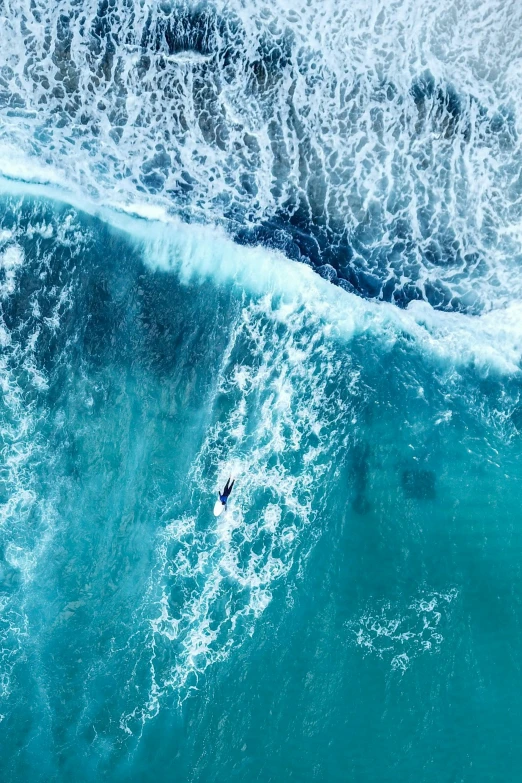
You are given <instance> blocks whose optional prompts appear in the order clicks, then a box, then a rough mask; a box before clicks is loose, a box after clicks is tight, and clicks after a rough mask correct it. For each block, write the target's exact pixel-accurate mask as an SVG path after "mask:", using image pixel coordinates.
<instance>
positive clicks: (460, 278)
mask: <svg viewBox="0 0 522 783" xmlns="http://www.w3.org/2000/svg"><path fill="white" fill-rule="evenodd" d="M0 14H1V17H2V25H1V31H0V45H1V50H2V53H3V58H2V59H3V66H2V70H1V74H0V118H1V135H0V138H1V141H2V142H3V145H4V151H3V154H2V156H1V157H2V159H3V160H4V163H3V166H2V167H0V168H3V170H4V171H7V172H8V173H9V171H11V170H13V166H14V163H13V146H14V147H16V151H17V153H16V154H17V155H19V154H20V152H21V151H23V153H24V154H25V156H26V157H25V159H24V160H25V163H24V170H25V175H26V176H36V173H35V171H34V166H35V165H37V167H38V169H39V170H40V168H41V167H42V165H43V166H44V168H45V167H51V169H52V170H53V172H54V176H60V177H61V178H62V180H63V181H64V182H66V183H67V184H68V185H69V186H71V187H73V186H77V187H78V188H80V190H81V191H82V192H83V193H89V194H90V195H91V196H92V197H94V198H97V199H100V200H102V201H106V200H107V199H110V200H112V201H121V202H124V203H128V202H131V203H132V202H135V201H136V199H142V200H143V199H145V198H146V199H148V200H153V201H154V202H155V203H161V204H163V205H164V206H166V207H167V209H169V210H171V211H173V212H175V213H176V214H179V215H181V216H183V217H184V219H187V220H190V221H198V222H211V223H214V224H216V223H219V224H222V225H224V226H225V227H226V229H227V230H228V231H229V233H230V234H231V236H233V237H235V238H236V239H237V240H238V241H240V242H243V243H249V244H250V243H259V242H261V243H265V244H267V245H269V246H271V247H275V248H278V249H281V250H282V251H283V252H284V253H285V254H286V255H287V256H289V257H291V258H294V259H297V260H300V261H304V262H305V263H308V264H311V265H313V266H314V268H316V269H317V270H318V271H319V272H320V274H322V275H323V276H325V277H326V278H327V279H329V280H331V281H332V282H335V283H338V284H339V285H340V286H343V287H345V288H346V289H348V290H350V291H354V292H356V293H358V294H360V295H362V296H364V297H369V298H377V299H384V300H386V301H391V302H395V303H397V304H399V305H401V306H404V305H407V303H408V302H409V301H411V300H412V299H425V300H427V301H428V302H429V303H430V304H432V305H433V306H434V307H436V308H439V309H445V310H458V311H464V312H470V313H476V312H480V311H482V310H484V309H490V308H492V307H498V306H501V305H503V304H505V303H506V301H509V300H510V299H512V298H513V297H518V296H519V295H520V292H521V290H522V276H521V274H520V268H521V264H520V260H521V251H522V245H521V236H520V228H519V227H520V222H521V207H520V203H521V201H520V182H519V170H520V165H521V162H522V161H521V150H520V138H519V137H520V112H521V108H522V107H521V98H520V90H519V88H518V71H517V65H516V64H517V63H518V62H519V61H520V56H521V51H520V46H521V44H520V42H519V41H518V40H517V38H516V36H513V35H512V34H511V31H512V30H515V29H518V28H519V26H520V24H521V22H522V19H521V15H522V10H521V9H520V8H519V6H518V5H517V4H516V3H515V4H514V3H505V4H503V3H502V4H499V3H485V4H482V5H481V6H480V7H476V4H474V3H472V2H463V3H460V4H459V5H458V6H457V5H453V4H450V5H443V6H441V4H440V3H435V2H430V0H423V1H422V2H421V3H419V2H413V0H412V2H404V3H402V4H401V5H397V4H391V3H388V2H375V3H371V4H368V3H366V2H353V3H346V4H341V5H338V4H335V3H333V4H330V3H322V2H316V3H315V2H311V3H308V4H306V6H305V5H303V3H288V2H264V1H263V2H256V3H255V4H254V3H246V4H245V3H243V2H238V1H237V0H234V1H233V2H227V3H215V4H208V3H177V2H172V1H171V0H165V2H159V3H158V2H147V1H146V0H144V1H143V2H130V0H101V1H100V2H92V0H87V2H82V3H77V2H73V1H72V0H67V2H63V0H58V2H47V3H46V2H41V1H40V0H39V1H38V2H30V3H29V2H27V3H24V2H20V3H8V2H5V3H3V5H2V6H1V7H0ZM14 157H16V155H15V156H14ZM20 165H22V164H20ZM15 169H16V166H15ZM57 172H59V174H57ZM44 176H45V174H44Z"/></svg>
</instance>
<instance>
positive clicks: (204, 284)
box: [0, 195, 522, 783]
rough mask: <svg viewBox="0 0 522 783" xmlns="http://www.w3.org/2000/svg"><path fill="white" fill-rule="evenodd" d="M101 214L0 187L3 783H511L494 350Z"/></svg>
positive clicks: (501, 404)
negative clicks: (226, 490) (452, 345)
mask: <svg viewBox="0 0 522 783" xmlns="http://www.w3.org/2000/svg"><path fill="white" fill-rule="evenodd" d="M114 223H115V224H118V225H119V226H120V227H119V228H118V227H114V226H111V224H110V223H109V222H107V220H104V221H102V220H101V219H99V218H96V217H92V216H89V215H87V214H82V213H81V212H79V211H78V210H77V209H75V208H73V207H70V206H66V205H63V204H60V203H59V202H52V201H49V200H46V199H43V198H41V197H38V198H36V197H34V196H29V195H28V196H25V197H22V196H8V195H4V196H3V200H2V232H3V233H2V243H3V244H2V247H1V248H0V253H1V258H2V270H3V283H2V286H3V287H2V293H1V296H2V298H1V306H2V321H1V330H2V331H1V333H2V355H1V356H2V358H1V362H2V365H1V369H2V376H1V382H2V407H1V414H0V415H1V419H0V421H1V437H2V451H1V453H2V473H1V489H2V527H1V569H2V570H1V582H0V588H1V602H2V603H1V605H2V624H1V626H0V631H1V638H2V644H1V677H2V679H1V686H2V691H1V708H0V712H1V718H2V719H1V722H0V732H1V737H2V742H1V752H0V757H1V766H2V779H3V780H6V781H7V780H8V781H71V780H74V781H86V783H87V782H88V781H98V780H108V781H129V780H131V781H163V780H178V781H185V780H186V781H231V780H233V781H263V782H264V781H282V780H297V781H312V780H318V781H347V780H356V781H388V780H389V781H399V780H400V781H419V780H422V781H426V782H427V783H429V782H430V781H437V782H439V781H474V782H475V781H490V780H491V781H492V780H494V781H511V780H516V779H518V777H519V772H520V769H521V761H522V759H521V750H520V748H521V744H520V732H521V728H520V727H521V725H522V720H521V719H522V711H521V709H520V707H519V685H520V683H521V671H520V659H519V647H520V644H521V642H522V629H521V626H520V616H521V608H522V607H521V602H522V588H521V579H520V577H521V573H520V568H521V566H520V552H521V548H522V529H521V527H520V525H519V513H518V497H519V493H520V459H519V454H520V437H521V436H520V435H519V433H518V429H519V428H521V429H522V426H521V424H520V421H521V415H520V408H519V407H518V406H519V396H520V391H521V379H520V375H519V373H518V372H516V371H514V370H513V368H511V367H510V366H507V365H506V366H505V365H504V363H503V362H504V359H505V356H506V355H507V353H508V349H507V348H506V352H503V343H499V344H498V345H497V344H495V343H494V335H493V332H492V331H490V332H487V334H488V335H489V340H490V343H489V344H485V337H484V334H483V333H481V332H480V331H478V329H479V326H477V328H476V329H475V325H474V324H475V321H473V319H471V325H470V326H469V329H468V337H467V338H466V339H467V340H468V342H467V343H466V342H465V340H464V337H462V336H461V337H460V338H459V340H460V343H459V344H460V345H461V346H464V347H463V350H462V354H461V355H459V353H458V352H457V353H455V354H454V355H453V354H452V353H451V351H450V350H447V349H446V342H445V341H446V340H447V338H448V335H447V332H446V331H445V329H446V322H445V321H443V324H444V328H442V327H439V326H437V323H434V324H433V323H430V322H429V321H428V320H426V318H425V317H424V315H423V313H422V311H421V312H420V314H419V315H418V317H417V320H415V319H414V318H413V315H409V316H408V318H409V320H408V318H406V316H404V315H400V314H398V313H397V311H396V310H395V308H394V306H393V305H376V304H366V303H364V302H363V301H362V300H359V299H356V298H355V297H353V296H352V295H349V294H347V293H345V292H344V291H342V290H339V289H336V288H334V287H333V286H331V285H330V284H329V283H327V282H325V281H322V280H321V279H320V278H319V277H316V276H315V275H314V273H312V272H310V271H309V270H306V269H303V270H302V271H301V270H300V269H299V268H298V267H296V266H295V265H294V264H293V262H284V263H283V260H282V259H280V258H277V257H275V256H274V257H271V256H270V255H269V254H267V253H266V252H265V251H262V250H260V251H255V252H254V251H252V253H254V255H252V253H251V254H250V255H249V253H250V251H248V252H247V251H245V252H244V254H243V253H242V251H241V250H240V249H237V248H234V246H233V245H232V244H231V243H228V244H227V242H225V241H224V240H218V239H215V241H214V242H212V243H210V247H208V246H205V249H204V250H201V246H202V245H203V244H204V243H205V242H206V241H207V240H206V239H205V236H204V235H200V236H199V237H197V236H196V237H193V234H192V233H191V231H192V230H189V229H187V228H183V227H181V226H178V227H176V226H171V227H170V228H164V229H161V228H158V227H157V226H155V225H154V224H153V223H147V222H146V221H142V220H139V219H127V218H125V219H123V218H122V219H119V218H115V220H114ZM183 232H185V234H184V233H183ZM187 232H188V233H187ZM191 237H193V238H191ZM220 242H221V243H222V244H221V245H220ZM198 247H199V248H200V249H199V250H198ZM234 253H236V256H234ZM256 254H257V255H256ZM205 259H207V261H205ZM213 259H214V260H216V259H217V261H218V262H219V263H217V264H216V266H215V267H213V265H212V264H213ZM238 259H239V261H240V262H241V264H242V266H240V267H237V266H235V264H236V263H239V261H238ZM205 264H206V265H205ZM285 264H286V266H285ZM238 269H240V270H242V271H239V272H238ZM202 270H205V271H202ZM305 272H306V274H305ZM301 280H302V281H304V282H303V284H302V285H301V286H300V281H301ZM442 317H443V318H449V317H453V316H449V315H448V314H442ZM459 318H461V319H464V321H465V319H466V318H469V317H468V316H456V319H457V320H455V321H454V322H451V323H454V324H455V329H457V328H460V326H459V325H460V324H461V321H460V320H458V319H459ZM466 323H467V322H466ZM477 324H479V325H480V321H477ZM474 330H475V331H474ZM450 331H451V330H450ZM504 337H505V335H504ZM506 340H507V337H506ZM466 346H467V347H466ZM232 471H233V472H234V473H235V475H236V476H237V484H236V488H235V489H234V493H233V495H232V498H231V501H230V508H229V509H228V511H227V512H226V514H225V515H223V516H222V517H220V518H219V520H216V519H215V518H214V517H213V515H212V507H213V503H214V500H215V497H216V492H217V490H218V488H219V487H220V486H221V485H222V484H223V483H224V480H225V479H226V477H227V476H228V474H229V472H232Z"/></svg>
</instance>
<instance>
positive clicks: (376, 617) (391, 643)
mask: <svg viewBox="0 0 522 783" xmlns="http://www.w3.org/2000/svg"><path fill="white" fill-rule="evenodd" d="M457 597H458V591H457V590H456V589H455V588H451V589H449V590H447V591H446V592H445V593H439V592H429V591H428V592H426V593H424V594H421V595H420V596H419V597H416V598H414V599H413V600H412V601H411V603H410V604H409V606H408V607H407V608H406V609H401V608H400V607H398V606H392V605H391V604H390V603H389V602H384V603H381V604H379V605H377V606H372V607H369V608H368V610H367V611H366V612H364V613H363V614H362V615H361V616H360V617H359V618H358V619H357V620H354V621H351V622H349V623H347V624H346V628H347V629H348V630H349V631H350V633H351V634H352V635H353V637H352V639H351V640H350V642H351V643H355V644H356V645H357V646H358V647H359V648H360V649H361V650H362V651H363V653H364V654H365V655H377V656H378V657H379V658H382V659H384V660H386V661H388V662H389V664H390V667H391V669H392V671H399V672H401V673H404V672H405V671H406V670H407V669H409V668H410V666H411V664H412V662H413V660H414V659H415V658H417V657H418V656H419V655H422V654H423V653H434V652H437V651H438V650H439V648H440V646H441V644H442V643H443V642H444V635H443V631H445V625H447V621H448V613H449V611H450V610H451V604H453V602H454V601H455V600H456V598H457Z"/></svg>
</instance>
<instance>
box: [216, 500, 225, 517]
mask: <svg viewBox="0 0 522 783" xmlns="http://www.w3.org/2000/svg"><path fill="white" fill-rule="evenodd" d="M224 509H225V506H224V505H223V503H222V502H221V500H216V503H215V505H214V516H215V517H218V516H219V515H220V514H221V513H222V512H223V511H224Z"/></svg>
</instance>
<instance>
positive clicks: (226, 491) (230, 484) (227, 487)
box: [219, 477, 235, 508]
mask: <svg viewBox="0 0 522 783" xmlns="http://www.w3.org/2000/svg"><path fill="white" fill-rule="evenodd" d="M234 481H235V479H232V477H231V478H229V479H227V483H226V484H225V489H224V490H223V492H220V493H219V499H220V501H221V503H222V505H223V506H225V508H226V505H227V500H228V498H229V497H230V493H231V492H232V487H233V486H234Z"/></svg>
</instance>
